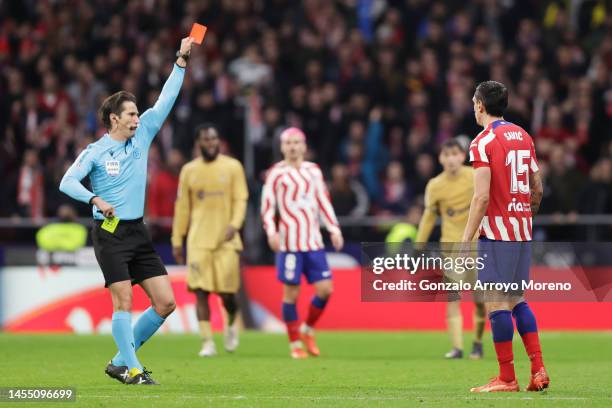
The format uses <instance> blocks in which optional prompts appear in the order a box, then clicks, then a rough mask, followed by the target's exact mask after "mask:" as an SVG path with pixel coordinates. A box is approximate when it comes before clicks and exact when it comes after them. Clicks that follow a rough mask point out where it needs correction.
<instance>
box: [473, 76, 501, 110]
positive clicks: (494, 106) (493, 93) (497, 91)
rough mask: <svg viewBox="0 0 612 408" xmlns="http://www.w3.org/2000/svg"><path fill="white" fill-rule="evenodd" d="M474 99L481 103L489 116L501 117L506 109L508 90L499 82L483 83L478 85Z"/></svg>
mask: <svg viewBox="0 0 612 408" xmlns="http://www.w3.org/2000/svg"><path fill="white" fill-rule="evenodd" d="M474 98H475V99H476V100H477V101H481V102H482V104H483V105H484V107H485V110H486V111H487V113H488V114H489V115H491V116H503V114H504V111H505V110H506V108H507V107H508V88H506V86H505V85H504V84H502V83H501V82H497V81H485V82H481V83H480V84H478V86H477V87H476V92H474Z"/></svg>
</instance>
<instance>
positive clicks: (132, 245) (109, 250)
mask: <svg viewBox="0 0 612 408" xmlns="http://www.w3.org/2000/svg"><path fill="white" fill-rule="evenodd" d="M101 225H102V221H95V222H94V226H93V228H92V231H91V233H92V234H91V235H92V239H93V244H94V252H95V253H96V259H97V260H98V264H99V265H100V268H101V269H102V273H103V274H104V286H105V287H108V286H109V285H110V284H111V283H115V282H121V281H125V280H129V281H131V282H132V285H135V284H138V283H140V282H142V281H143V280H145V279H148V278H152V277H154V276H160V275H167V274H168V272H167V271H166V267H165V266H164V264H163V263H162V261H161V259H160V258H159V255H158V254H157V252H156V251H155V248H153V242H152V241H151V236H150V235H149V231H148V230H147V227H146V226H145V225H144V223H143V222H142V218H139V219H137V220H128V221H124V220H120V221H119V225H117V228H116V229H115V232H114V233H110V232H108V231H106V230H104V229H102V227H101Z"/></svg>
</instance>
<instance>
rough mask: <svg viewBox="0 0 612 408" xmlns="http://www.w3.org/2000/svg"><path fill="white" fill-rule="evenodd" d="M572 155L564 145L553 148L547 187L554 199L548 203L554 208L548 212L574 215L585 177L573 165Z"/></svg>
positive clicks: (556, 145)
mask: <svg viewBox="0 0 612 408" xmlns="http://www.w3.org/2000/svg"><path fill="white" fill-rule="evenodd" d="M573 163H574V162H573V160H572V158H571V155H570V154H568V152H567V150H566V148H565V147H564V146H563V145H560V144H555V145H553V146H552V147H551V150H550V157H549V170H548V176H547V185H548V186H549V188H550V195H551V196H552V199H551V200H550V201H548V204H549V205H552V208H548V209H547V212H550V213H553V214H554V213H560V214H574V213H575V212H576V209H577V205H578V202H579V201H580V200H581V196H580V195H579V192H580V190H581V189H582V186H583V184H584V181H585V180H584V176H583V175H582V174H580V173H579V172H578V171H577V170H576V169H575V168H574V165H573Z"/></svg>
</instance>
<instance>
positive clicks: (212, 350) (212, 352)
mask: <svg viewBox="0 0 612 408" xmlns="http://www.w3.org/2000/svg"><path fill="white" fill-rule="evenodd" d="M216 355H217V346H215V342H214V341H212V340H206V341H205V342H204V344H202V350H200V352H199V353H198V356H200V357H212V356H216Z"/></svg>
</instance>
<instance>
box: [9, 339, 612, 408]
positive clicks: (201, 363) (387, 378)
mask: <svg viewBox="0 0 612 408" xmlns="http://www.w3.org/2000/svg"><path fill="white" fill-rule="evenodd" d="M466 337H468V338H469V335H468V336H466ZM541 338H542V344H543V348H544V361H545V363H546V364H547V368H548V370H549V373H550V376H551V381H552V383H551V388H550V390H549V391H547V392H544V393H526V392H520V393H510V394H503V393H495V394H488V395H484V394H479V395H474V394H470V393H469V392H468V390H469V388H470V387H471V386H475V385H481V384H482V383H484V382H485V381H487V380H488V379H489V378H490V377H491V376H492V375H494V374H496V372H497V364H496V361H495V356H494V353H493V348H492V344H491V340H490V334H487V336H486V337H485V353H486V356H485V359H484V360H482V361H470V360H468V359H464V360H462V361H445V360H444V359H442V358H441V355H442V354H443V353H444V352H445V351H447V348H448V340H447V336H446V334H445V333H440V332H380V333H377V332H320V333H319V334H318V339H319V346H320V348H321V351H322V354H323V355H322V357H319V358H310V359H308V360H304V361H294V360H291V359H290V358H289V355H288V346H287V340H286V338H285V336H283V335H274V334H262V333H255V332H247V333H243V334H242V337H241V345H240V348H239V349H238V351H237V352H236V353H234V354H231V355H230V354H227V353H225V352H224V351H223V350H222V340H221V338H220V337H217V338H216V341H217V348H218V350H219V351H220V354H219V355H218V356H217V357H214V358H209V359H203V358H199V357H197V355H196V353H197V351H198V350H199V340H198V338H197V337H196V336H193V335H185V336H178V335H161V336H155V337H154V338H153V339H152V340H151V341H150V342H149V343H148V344H146V345H145V346H144V347H143V349H142V350H140V351H139V353H138V354H139V358H140V360H141V362H143V363H144V365H145V366H146V367H147V368H149V369H150V370H152V371H153V378H155V379H156V380H157V381H159V382H160V383H161V384H162V385H161V386H159V387H143V386H140V387H137V386H126V385H122V384H120V383H118V382H117V381H115V380H112V379H110V378H108V377H107V376H106V375H105V374H104V367H105V364H106V362H107V361H108V360H109V359H110V357H111V356H112V355H113V353H114V343H113V340H112V338H111V337H110V336H75V335H31V336H30V335H28V336H25V335H9V334H0V386H15V387H23V386H28V387H35V386H36V387H42V386H48V387H62V386H64V387H67V386H71V387H76V390H77V402H76V404H74V405H72V404H69V405H67V406H85V407H106V406H120V407H132V406H133V407H136V406H139V407H142V406H163V407H175V406H181V407H183V406H187V407H189V406H194V407H204V406H248V407H251V406H256V407H262V406H265V407H268V406H273V407H283V408H287V407H299V406H312V405H315V404H316V405H320V406H334V407H343V406H367V407H369V406H402V407H405V406H412V407H430V406H436V407H456V406H460V407H523V406H538V407H539V406H543V407H555V408H558V407H579V406H583V407H599V406H601V407H604V406H611V405H612V333H611V332H598V333H592V332H570V333H568V332H563V333H556V332H545V333H543V334H542V335H541ZM517 340H518V341H517ZM466 342H467V339H466ZM514 343H515V347H514V351H515V364H516V370H517V375H518V377H519V384H520V385H521V387H524V386H525V385H527V381H528V379H527V376H528V371H529V365H528V360H527V357H526V356H525V352H524V350H523V347H522V344H521V342H520V339H517V338H515V342H514ZM467 348H468V347H466V349H467ZM64 404H65V403H64ZM0 405H2V404H0ZM32 405H35V404H29V403H28V404H26V406H32ZM38 405H39V406H45V407H48V406H51V405H56V404H50V403H39V404H38ZM62 406H66V405H62Z"/></svg>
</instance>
